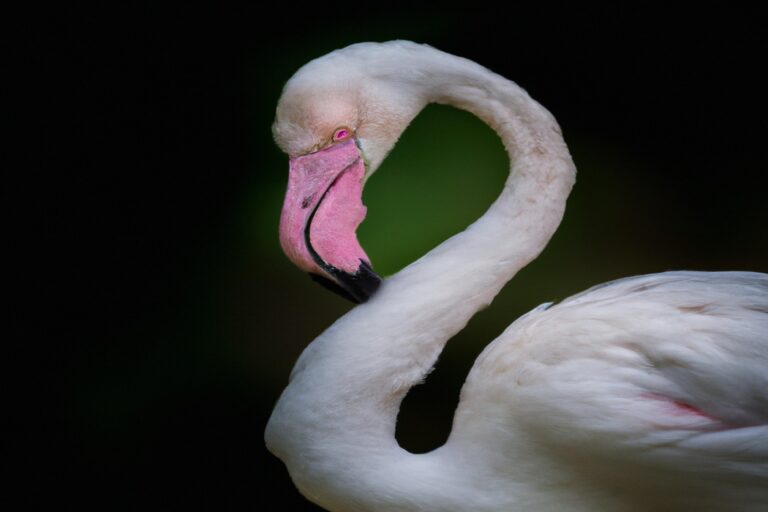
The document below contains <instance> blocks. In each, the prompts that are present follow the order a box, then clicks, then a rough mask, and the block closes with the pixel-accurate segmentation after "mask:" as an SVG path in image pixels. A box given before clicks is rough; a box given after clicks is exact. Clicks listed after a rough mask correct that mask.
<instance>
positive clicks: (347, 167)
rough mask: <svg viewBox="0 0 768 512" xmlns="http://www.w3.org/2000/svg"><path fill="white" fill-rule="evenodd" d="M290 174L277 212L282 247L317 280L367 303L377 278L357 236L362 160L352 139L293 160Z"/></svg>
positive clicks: (361, 208)
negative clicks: (281, 208)
mask: <svg viewBox="0 0 768 512" xmlns="http://www.w3.org/2000/svg"><path fill="white" fill-rule="evenodd" d="M288 173H289V174H288V190H287V191H286V194H285V202H284V203H283V211H282V214H281V215H280V244H281V245H282V247H283V251H285V254H286V255H287V256H288V258H289V259H290V260H291V261H293V262H294V263H295V264H296V265H297V266H298V267H299V268H301V269H303V270H305V271H307V272H309V274H310V276H311V277H313V278H314V279H315V280H318V281H319V282H320V283H321V284H323V285H325V286H326V287H328V288H331V289H332V290H334V291H336V292H337V293H339V294H341V295H342V296H344V297H346V298H348V299H351V300H353V301H354V302H365V301H366V300H368V299H369V298H370V297H371V295H373V293H374V292H375V291H376V289H377V288H378V287H379V284H380V283H381V278H380V277H379V276H378V275H376V274H375V273H374V272H373V270H372V269H371V264H370V262H369V259H368V256H367V255H366V254H365V251H363V248H362V247H360V243H359V242H358V241H357V236H356V235H355V231H356V230H357V227H358V226H359V225H360V223H361V222H362V221H363V219H364V218H365V212H366V210H365V206H363V202H362V194H363V178H364V176H365V164H364V162H363V158H362V155H361V154H360V151H359V150H358V148H357V145H356V144H355V141H354V140H353V139H349V140H347V141H344V142H341V143H339V144H335V145H333V146H331V147H329V148H327V149H324V150H322V151H318V152H316V153H311V154H308V155H303V156H299V157H296V158H291V160H290V162H289V171H288Z"/></svg>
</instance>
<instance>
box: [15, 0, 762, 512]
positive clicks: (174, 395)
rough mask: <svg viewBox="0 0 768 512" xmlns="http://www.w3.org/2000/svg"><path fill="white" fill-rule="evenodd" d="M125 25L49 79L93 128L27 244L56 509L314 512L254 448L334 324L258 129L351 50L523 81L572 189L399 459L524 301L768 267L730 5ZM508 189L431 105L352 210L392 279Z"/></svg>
mask: <svg viewBox="0 0 768 512" xmlns="http://www.w3.org/2000/svg"><path fill="white" fill-rule="evenodd" d="M337 7H338V6H337ZM139 18H140V21H141V24H140V25H139V26H140V27H141V28H140V29H138V28H136V27H134V26H129V27H127V28H126V27H125V26H122V25H120V28H119V29H117V24H118V22H115V24H114V25H113V24H110V22H104V23H102V24H101V25H100V28H99V30H98V34H97V36H95V37H94V38H92V39H89V38H87V37H85V36H81V37H82V38H83V43H84V45H83V46H85V47H89V48H90V49H91V50H92V48H93V47H94V46H96V47H98V45H99V42H100V41H101V39H100V37H99V36H106V34H108V33H110V32H112V31H113V30H118V32H117V33H118V34H119V35H118V37H113V38H110V41H111V42H115V43H116V44H115V45H114V46H110V48H109V50H105V51H103V52H99V53H98V55H97V56H96V58H95V59H94V61H93V62H91V61H90V60H88V59H86V58H83V59H82V61H80V60H78V59H75V60H78V62H79V66H76V67H75V68H72V69H74V71H72V70H70V73H69V74H67V75H65V78H63V79H62V87H64V88H65V89H66V88H67V87H68V88H69V89H71V90H75V89H81V88H84V90H85V94H86V95H87V96H88V98H89V101H90V102H91V103H93V104H94V105H95V107H96V110H99V116H103V119H104V120H105V121H104V122H103V124H98V125H93V124H91V125H90V126H88V127H87V128H88V129H87V130H86V131H84V132H83V133H87V134H89V135H90V134H94V133H98V136H97V138H96V139H94V140H89V141H88V142H89V143H88V145H87V147H86V148H81V149H70V150H69V151H70V153H69V155H68V156H70V157H72V159H73V160H72V162H71V163H72V164H73V165H72V169H73V171H72V172H71V173H69V174H67V175H66V176H65V177H59V178H58V181H54V182H53V185H54V187H53V189H54V192H52V193H51V195H50V197H47V196H46V197H44V198H41V199H40V201H41V204H42V203H44V202H45V204H43V205H42V206H41V211H42V212H47V213H52V214H53V215H52V220H50V221H46V222H49V223H50V224H49V229H48V230H46V231H45V232H44V234H43V235H41V236H44V237H47V238H45V240H46V241H45V243H46V244H47V246H48V247H56V248H57V257H56V258H55V260H56V261H55V262H54V263H53V265H54V268H55V269H57V271H56V272H52V273H51V277H50V279H48V278H46V279H47V280H46V281H45V284H44V285H43V284H41V285H40V286H41V287H43V286H44V288H41V290H42V289H45V290H48V289H54V290H57V291H60V292H62V293H61V297H59V298H58V299H57V300H58V302H56V303H55V307H56V308H58V309H57V310H58V311H59V312H60V313H61V317H62V321H61V322H54V321H51V322H50V323H47V324H45V325H43V326H41V327H39V328H37V327H31V328H30V329H32V330H35V329H38V331H39V333H40V334H42V335H45V336H47V337H48V338H49V339H56V340H57V344H56V349H55V350H54V351H53V352H51V354H54V355H55V356H54V357H51V361H50V363H49V364H50V368H54V369H55V370H56V371H57V374H58V372H60V374H61V377H59V378H57V383H56V385H55V386H53V387H52V388H50V389H48V390H47V393H48V394H49V396H52V397H54V401H55V403H56V406H55V407H54V409H53V410H44V411H38V410H35V408H34V407H32V406H27V407H28V409H29V410H28V413H29V415H30V417H31V418H33V419H34V418H37V419H39V421H38V422H37V424H38V425H43V426H42V427H39V429H40V431H41V433H40V434H39V437H38V439H39V443H42V444H44V445H45V446H46V447H47V448H46V449H47V450H48V453H49V454H54V456H53V457H52V461H53V462H52V463H51V465H50V466H47V468H48V469H46V471H47V472H49V473H50V474H51V475H53V476H54V478H55V479H57V481H58V482H59V483H62V482H67V483H66V484H65V485H64V484H62V485H61V487H62V489H61V492H62V493H64V494H66V495H69V496H71V497H74V498H75V499H78V500H81V499H87V498H93V497H94V496H95V495H96V494H95V493H97V491H98V490H102V491H104V494H105V498H103V500H106V501H102V503H103V504H105V505H108V508H112V505H113V504H115V503H117V504H122V505H127V506H128V507H129V508H137V509H138V508H141V509H144V507H145V506H146V504H148V503H151V504H152V505H153V506H154V505H156V506H159V507H163V508H166V509H177V508H180V507H182V506H183V507H185V508H187V509H197V508H200V509H216V510H228V509H234V508H242V507H245V508H250V509H252V508H254V507H255V508H256V509H269V508H270V507H268V506H267V503H268V502H269V501H270V500H277V502H278V503H279V504H280V509H285V510H316V508H314V507H313V506H312V505H310V504H309V503H308V502H306V501H305V500H304V499H303V498H302V497H301V496H300V495H299V494H298V492H297V491H296V490H295V489H294V488H293V486H292V484H291V483H290V480H289V477H288V475H287V473H286V471H285V469H284V468H283V466H282V464H281V463H280V462H279V461H278V460H277V459H275V458H274V457H272V456H271V455H270V454H269V453H268V452H267V451H266V450H265V449H264V446H263V440H262V435H263V428H264V425H265V422H266V420H267V418H268V416H269V413H270V411H271V408H272V405H273V404H274V401H275V400H276V399H277V397H278V395H279V393H280V391H281V390H282V388H283V387H284V386H285V384H286V382H287V378H288V374H289V372H290V369H291V367H292V364H293V362H294V361H295V359H296V358H297V357H298V355H299V354H300V352H301V351H302V349H303V348H304V347H305V346H306V345H307V344H308V343H309V342H310V341H311V340H312V339H313V338H314V337H315V336H317V335H318V334H319V333H320V332H321V331H322V330H323V329H325V328H326V327H328V326H329V325H330V324H331V323H332V322H333V321H334V320H335V319H336V318H338V317H339V316H340V315H342V314H343V313H344V312H345V311H347V310H349V309H350V307H351V304H349V303H347V302H345V301H344V300H343V299H341V298H339V297H337V296H336V295H333V294H330V293H329V292H327V291H325V290H324V289H322V288H320V287H319V286H317V285H316V284H314V283H312V282H311V281H310V280H309V278H308V277H307V276H306V275H304V274H303V273H301V272H300V271H298V270H297V269H295V268H294V267H293V266H292V265H291V264H290V263H289V262H288V261H287V259H286V258H285V257H284V256H283V255H282V253H281V251H280V247H279V244H278V240H277V224H278V216H279V211H280V206H281V202H282V195H283V193H284V188H285V183H286V176H287V160H286V158H285V156H283V155H281V154H280V153H279V151H278V150H277V149H276V147H275V146H274V144H273V142H272V139H271V133H270V127H271V123H272V119H273V114H274V107H275V104H276V102H277V100H278V98H279V95H280V90H281V87H282V85H283V84H284V82H285V81H286V80H287V79H288V78H289V77H290V76H291V74H292V73H293V72H294V71H295V70H296V69H298V68H299V67H300V66H301V65H302V64H304V63H305V62H307V61H309V60H311V59H313V58H315V57H318V56H321V55H323V54H325V53H327V52H328V51H331V50H333V49H336V48H340V47H343V46H346V45H348V44H351V43H354V42H359V41H384V40H389V39H395V38H404V39H411V40H415V41H418V42H425V43H429V44H431V45H433V46H436V47H438V48H440V49H443V50H445V51H448V52H451V53H455V54H458V55H462V56H465V57H468V58H470V59H473V60H475V61H477V62H479V63H481V64H483V65H485V66H487V67H489V68H490V69H492V70H494V71H496V72H498V73H500V74H502V75H504V76H507V77H509V78H510V79H513V80H515V81H517V82H518V83H519V84H520V85H522V86H523V87H524V88H526V89H527V90H528V91H529V92H530V93H531V95H532V96H533V97H534V98H536V99H538V100H539V101H540V102H541V103H542V104H544V105H545V106H546V107H547V108H548V109H550V110H551V111H552V112H553V113H554V114H555V116H556V117H557V118H558V120H559V121H560V123H561V126H562V128H563V131H564V134H565V138H566V141H567V142H568V144H569V146H570V148H571V151H572V154H573V157H574V159H575V161H576V165H577V167H578V169H579V175H578V181H577V185H576V187H575V189H574V192H573V195H572V196H571V198H570V199H569V203H568V207H567V211H566V216H565V220H564V222H563V224H562V225H561V227H560V228H559V230H558V232H557V233H556V235H555V236H554V238H553V240H552V242H551V243H550V245H549V246H548V247H547V249H546V250H545V251H544V253H543V254H542V255H541V257H539V258H538V259H537V260H536V261H535V262H534V263H532V264H531V265H530V266H529V267H528V268H526V269H524V270H523V271H522V272H521V273H520V274H519V275H518V276H517V277H516V278H515V279H514V280H513V282H511V283H510V284H509V285H508V286H507V287H505V288H504V290H503V291H502V292H501V294H500V295H499V296H498V298H497V299H496V301H495V302H494V303H493V305H492V306H491V307H490V308H488V309H486V310H484V311H482V312H481V313H479V314H478V315H477V316H476V317H475V318H473V320H472V321H471V322H470V324H469V326H468V328H467V329H465V330H464V331H463V332H462V333H460V334H459V335H457V336H456V337H455V339H453V340H451V341H450V343H449V344H448V347H447V349H446V351H445V353H444V354H443V356H442V357H441V359H440V361H439V364H438V367H437V369H436V371H435V372H433V373H432V374H430V377H429V380H428V382H427V383H426V384H425V385H422V386H419V387H417V388H416V389H414V390H413V391H412V392H411V393H410V394H409V395H408V397H407V399H406V401H405V403H404V405H403V410H402V413H401V416H400V419H399V424H398V439H399V440H400V442H401V444H402V445H403V446H404V447H406V448H408V449H410V450H412V451H417V452H421V451H427V450H429V449H432V448H434V447H436V446H439V445H440V443H441V442H442V441H444V439H445V438H446V436H447V433H448V430H449V428H450V422H451V417H452V411H453V409H454V407H455V404H456V401H457V398H458V391H459V388H460V386H461V382H462V381H463V380H464V377H465V375H466V373H467V371H468V369H469V368H470V367H471V364H472V361H473V359H474V357H475V356H476V355H477V354H478V353H479V351H480V350H482V348H483V347H484V346H485V345H486V344H487V343H488V342H489V341H491V340H492V339H493V338H494V337H495V336H497V335H498V334H499V333H500V332H501V331H502V330H503V329H504V328H505V327H506V326H507V325H508V324H509V323H510V322H511V321H512V320H513V319H514V318H516V317H517V316H518V315H520V314H522V313H524V312H525V311H527V310H529V309H531V308H533V307H535V306H536V305H538V304H540V303H542V302H546V301H553V300H554V301H556V300H560V299H562V298H564V297H567V296H569V295H571V294H573V293H576V292H579V291H581V290H584V289H585V288H587V287H589V286H592V285H594V284H598V283H601V282H604V281H607V280H610V279H614V278H618V277H622V276H628V275H633V274H642V273H648V272H658V271H663V270H667V269H696V270H724V269H743V270H755V271H763V272H766V271H768V241H767V240H766V236H765V226H766V224H767V223H768V206H766V203H765V198H766V185H767V184H768V179H767V178H766V169H768V166H767V165H766V162H767V157H766V151H765V142H764V138H765V133H766V132H765V115H766V112H767V110H766V100H765V96H764V92H765V90H766V87H765V86H766V84H765V79H764V78H763V77H762V76H758V72H759V71H760V70H761V68H762V67H763V66H762V64H761V63H762V61H763V60H764V56H765V50H766V44H765V35H764V27H763V26H762V25H761V24H760V23H759V17H758V16H755V15H753V13H751V12H749V11H748V10H746V11H736V10H735V11H732V12H730V11H729V12H726V13H723V12H721V11H718V12H717V13H709V12H706V11H701V12H699V13H698V14H696V15H695V16H693V15H690V13H689V16H688V17H686V18H679V19H678V18H673V17H670V16H669V15H668V14H663V13H657V12H645V13H640V12H634V11H622V10H619V9H614V10H611V11H599V10H595V11H587V10H584V9H578V10H576V9H574V10H572V11H568V12H560V11H552V10H546V9H541V10H536V9H533V8H522V7H514V8H512V7H510V8H508V9H507V10H506V11H504V12H496V11H493V10H489V11H487V12H480V11H478V12H466V11H465V12H458V11H456V12H452V13H448V12H442V13H438V12H437V11H435V10H433V9H430V8H426V7H424V8H419V7H416V6H412V7H410V8H409V9H407V10H398V9H396V8H395V7H390V8H387V9H382V10H380V11H379V12H364V10H363V8H362V6H361V7H360V9H358V7H354V8H352V7H351V6H349V5H346V6H342V7H339V8H338V9H332V8H331V6H327V7H324V8H318V7H317V6H315V8H313V9H304V8H299V7H297V6H295V5H293V4H292V5H290V6H286V7H277V13H276V14H270V15H267V13H266V12H264V11H263V9H260V8H259V7H257V6H252V5H245V6H240V7H239V8H230V9H224V8H220V9H210V10H207V9H203V8H199V9H198V8H192V7H186V8H184V9H181V10H172V9H168V10H165V11H160V10H158V11H157V12H154V10H149V11H148V12H145V13H142V15H141V16H140V17H139ZM78 71H81V72H83V76H78V74H77V72H78ZM69 89H67V90H69ZM65 108H66V109H69V110H68V111H71V110H74V109H75V108H76V107H74V106H66V107H65ZM73 118H74V117H73ZM85 124H88V123H85V122H83V123H82V125H85ZM82 125H81V124H77V125H76V128H77V129H79V128H82V127H83V126H82ZM76 128H70V130H75V131H76ZM96 141H98V142H96ZM80 162H83V163H84V165H82V166H81V165H79V163H80ZM506 173H507V160H506V155H505V153H504V151H503V148H502V146H501V143H500V141H499V140H498V138H497V137H496V135H495V134H494V133H493V132H492V131H491V130H490V129H489V128H488V127H486V126H485V125H484V124H483V123H481V122H480V121H479V120H477V119H476V118H474V117H472V116H471V115H469V114H467V113H464V112H460V111H458V110H455V109H452V108H449V107H445V106H430V107H428V108H427V109H426V110H425V111H424V112H423V113H422V114H421V115H420V116H419V117H418V118H417V119H416V120H415V121H414V122H413V124H412V125H411V126H410V127H409V128H408V130H407V131H406V132H405V133H404V135H403V136H402V138H401V141H400V142H399V143H398V145H397V146H396V148H395V149H394V151H393V152H392V154H391V155H390V156H389V158H388V159H387V160H386V162H385V163H384V165H383V166H382V167H381V169H380V170H379V171H378V172H377V174H376V175H375V176H374V177H373V178H372V179H371V180H370V181H369V182H368V185H367V188H366V190H365V195H364V202H365V203H366V205H367V206H368V217H367V219H366V221H365V222H364V223H363V225H362V226H361V228H360V230H359V236H360V239H361V242H362V245H363V246H364V247H365V248H366V250H367V252H368V254H369V256H370V257H371V259H372V262H373V264H374V268H375V269H376V270H377V271H378V272H379V273H381V274H383V275H391V274H393V273H395V272H397V271H398V270H399V269H400V268H402V267H403V266H405V265H406V264H408V263H409V262H410V261H413V260H414V259H416V258H418V257H419V256H421V255H423V254H425V253H426V252H427V251H428V250H429V249H430V248H432V247H434V246H435V245H437V244H438V243H440V242H441V241H442V240H444V239H446V238H447V237H449V236H450V235H452V234H454V233H456V232H459V231H460V230H462V229H464V228H465V227H466V226H467V225H468V224H470V223H471V222H472V221H473V220H474V219H476V218H477V217H478V216H480V215H482V213H483V211H484V210H485V209H486V208H487V207H488V205H490V203H491V202H492V201H493V200H494V198H495V197H496V195H497V194H498V193H499V191H500V189H501V185H502V183H503V181H504V179H505V176H506ZM56 185H61V186H64V187H67V188H66V190H67V191H68V193H67V194H61V195H60V194H58V193H57V192H56V190H55V189H56ZM62 196H63V197H64V199H65V200H62ZM41 283H42V281H41ZM65 339H66V340H68V341H66V342H64V341H62V340H65ZM350 385H354V383H350ZM44 440H45V441H44Z"/></svg>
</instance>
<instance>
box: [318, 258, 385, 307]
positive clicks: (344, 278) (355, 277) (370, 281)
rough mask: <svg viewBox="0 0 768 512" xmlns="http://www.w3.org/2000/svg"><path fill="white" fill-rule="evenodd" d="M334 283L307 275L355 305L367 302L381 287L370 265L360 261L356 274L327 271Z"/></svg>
mask: <svg viewBox="0 0 768 512" xmlns="http://www.w3.org/2000/svg"><path fill="white" fill-rule="evenodd" d="M328 270H329V271H330V272H329V273H330V274H331V275H332V276H333V277H334V278H336V281H334V280H332V279H328V278H327V277H324V276H320V275H317V274H309V277H310V278H312V280H313V281H315V282H317V283H320V285H322V286H323V287H325V288H327V289H328V290H331V291H332V292H335V293H337V294H339V295H341V296H342V297H344V298H345V299H347V300H351V301H352V302H354V303H356V304H361V303H363V302H367V301H368V299H370V298H371V297H373V295H374V294H375V293H376V290H378V289H379V286H380V285H381V277H380V276H379V275H378V274H377V273H376V272H374V271H373V269H372V268H371V265H370V263H368V262H367V261H363V260H360V266H359V267H358V269H357V272H355V273H354V274H349V273H347V272H343V271H341V270H339V269H336V268H333V267H331V268H329V269H328Z"/></svg>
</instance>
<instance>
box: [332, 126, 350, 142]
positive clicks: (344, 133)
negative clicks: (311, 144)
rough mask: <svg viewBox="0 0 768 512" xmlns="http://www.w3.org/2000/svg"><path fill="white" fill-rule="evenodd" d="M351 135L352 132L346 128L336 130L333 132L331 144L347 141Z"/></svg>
mask: <svg viewBox="0 0 768 512" xmlns="http://www.w3.org/2000/svg"><path fill="white" fill-rule="evenodd" d="M351 135H352V130H350V129H349V128H346V127H342V128H337V129H336V131H335V132H333V142H339V141H342V140H346V139H348V138H349V137H350V136H351Z"/></svg>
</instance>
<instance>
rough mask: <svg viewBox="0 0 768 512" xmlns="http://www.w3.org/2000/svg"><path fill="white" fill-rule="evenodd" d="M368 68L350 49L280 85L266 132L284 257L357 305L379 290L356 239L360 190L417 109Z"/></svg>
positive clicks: (361, 210)
mask: <svg viewBox="0 0 768 512" xmlns="http://www.w3.org/2000/svg"><path fill="white" fill-rule="evenodd" d="M369 65H370V62H368V61H366V60H361V59H359V58H358V57H357V54H356V53H355V52H354V51H350V50H349V49H347V50H341V51H338V52H334V53H332V54H330V55H327V56H325V57H322V58H320V59H317V60H315V61H312V62H310V63H309V64H307V65H305V66H304V67H303V68H301V69H300V70H299V71H298V72H297V73H296V74H295V75H294V76H293V77H292V78H291V79H290V80H289V81H288V83H287V84H286V86H285V89H284V90H283V94H282V96H281V98H280V101H279V102H278V107H277V114H276V119H275V123H274V126H273V133H274V136H275V140H276V142H277V144H278V145H279V146H280V147H281V149H283V151H285V152H286V153H287V154H288V155H289V165H288V187H287V191H286V195H285V201H284V203H283V209H282V213H281V216H280V244H281V246H282V248H283V251H284V252H285V254H286V255H287V256H288V258H289V259H291V261H293V262H294V263H295V264H296V265H297V266H298V267H299V268H300V269H302V270H304V271H306V272H308V273H309V274H310V276H311V277H313V279H315V280H316V281H318V282H320V283H321V284H323V285H325V286H326V287H328V288H330V289H332V290H334V291H336V292H337V293H339V294H340V295H342V296H344V297H346V298H348V299H351V300H352V301H354V302H358V303H359V302H365V301H367V300H368V299H369V298H370V297H371V296H372V295H373V294H374V293H375V292H376V290H377V289H378V287H379V285H380V284H381V278H380V277H379V276H378V275H377V274H376V273H375V272H374V271H373V269H372V267H371V262H370V258H368V256H367V255H366V253H365V251H364V250H363V248H362V247H361V246H360V244H359V242H358V240H357V236H356V233H355V232H356V230H357V227H358V226H359V225H360V223H361V222H362V221H363V219H364V218H365V214H366V208H365V206H364V205H363V202H362V192H363V185H364V183H365V181H366V179H367V178H368V177H370V175H371V174H373V172H374V170H375V169H376V168H377V167H378V165H379V164H380V163H381V161H382V160H383V159H384V157H385V156H386V154H387V152H388V151H389V150H390V149H391V148H392V146H394V144H395V141H396V140H397V138H398V136H399V135H400V133H401V132H402V131H403V130H404V129H405V127H406V126H407V125H408V123H409V122H410V121H411V119H412V118H413V117H414V116H415V114H416V113H417V112H418V110H420V109H421V106H420V105H419V104H416V103H414V101H413V100H412V99H410V98H413V95H412V94H411V95H408V94H404V91H402V87H398V86H394V85H393V84H392V83H391V81H388V80H386V79H385V78H383V77H382V76H381V75H380V74H379V75H378V76H375V77H374V76H371V73H370V71H369V70H367V68H366V66H369Z"/></svg>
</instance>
